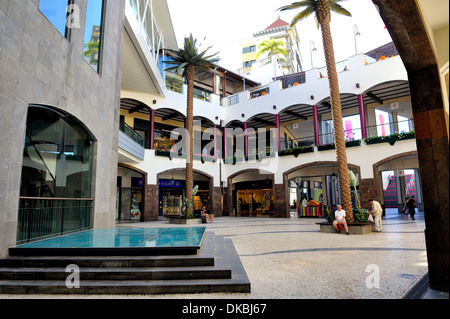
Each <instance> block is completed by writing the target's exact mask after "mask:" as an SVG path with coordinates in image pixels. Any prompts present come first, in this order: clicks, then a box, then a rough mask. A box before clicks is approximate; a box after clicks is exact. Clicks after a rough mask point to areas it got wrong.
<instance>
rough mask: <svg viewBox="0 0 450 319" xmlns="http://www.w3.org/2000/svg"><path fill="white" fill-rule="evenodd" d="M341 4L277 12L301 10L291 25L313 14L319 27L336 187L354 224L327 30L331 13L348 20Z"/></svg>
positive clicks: (319, 1)
mask: <svg viewBox="0 0 450 319" xmlns="http://www.w3.org/2000/svg"><path fill="white" fill-rule="evenodd" d="M341 1H342V0H303V1H298V2H293V3H292V4H290V5H286V6H283V7H281V8H279V9H278V10H281V11H285V10H294V9H298V8H304V9H303V11H301V12H300V13H299V14H297V15H296V16H295V17H294V18H293V20H292V22H291V26H294V25H295V24H296V23H297V22H298V21H300V20H303V19H305V18H307V17H309V16H310V15H311V14H315V18H316V22H317V27H319V26H320V28H321V32H322V41H323V47H324V51H325V60H326V66H327V73H328V81H329V87H330V100H331V116H332V120H333V131H334V139H335V144H336V160H337V163H338V170H339V176H340V177H341V178H340V179H339V186H340V189H341V200H342V207H343V208H344V210H345V211H346V213H347V214H346V215H347V221H353V213H352V201H351V195H350V182H349V178H348V164H347V153H346V150H345V137H344V127H343V124H342V109H341V98H340V93H339V83H338V77H337V72H336V62H335V58H334V49H333V39H332V37H331V29H330V21H331V11H333V12H336V13H338V14H342V15H345V16H349V17H351V14H350V12H348V11H347V10H346V9H344V8H343V7H342V6H341V5H340V4H338V2H341Z"/></svg>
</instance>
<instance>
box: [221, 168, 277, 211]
mask: <svg viewBox="0 0 450 319" xmlns="http://www.w3.org/2000/svg"><path fill="white" fill-rule="evenodd" d="M266 173H267V174H266ZM228 196H229V198H230V199H231V212H229V214H230V215H231V216H255V217H262V216H264V217H271V216H274V176H273V174H272V173H270V172H264V171H263V170H258V169H247V170H243V171H239V172H237V173H235V174H233V175H231V176H229V177H228Z"/></svg>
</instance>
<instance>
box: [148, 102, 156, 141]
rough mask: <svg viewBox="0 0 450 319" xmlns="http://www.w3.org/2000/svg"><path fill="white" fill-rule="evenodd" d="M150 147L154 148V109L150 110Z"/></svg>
mask: <svg viewBox="0 0 450 319" xmlns="http://www.w3.org/2000/svg"><path fill="white" fill-rule="evenodd" d="M149 139H150V141H149V142H150V143H149V146H150V149H151V150H153V149H154V148H155V110H150V134H149Z"/></svg>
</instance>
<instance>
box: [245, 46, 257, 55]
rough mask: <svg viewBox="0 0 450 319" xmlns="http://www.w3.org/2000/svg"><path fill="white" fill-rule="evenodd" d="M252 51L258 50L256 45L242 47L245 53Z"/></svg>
mask: <svg viewBox="0 0 450 319" xmlns="http://www.w3.org/2000/svg"><path fill="white" fill-rule="evenodd" d="M250 52H256V45H252V46H249V47H245V48H242V53H244V54H245V53H250Z"/></svg>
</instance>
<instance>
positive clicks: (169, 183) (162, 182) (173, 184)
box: [159, 179, 181, 188]
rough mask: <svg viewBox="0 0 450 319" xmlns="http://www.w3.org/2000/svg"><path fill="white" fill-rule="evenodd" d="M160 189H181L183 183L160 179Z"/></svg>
mask: <svg viewBox="0 0 450 319" xmlns="http://www.w3.org/2000/svg"><path fill="white" fill-rule="evenodd" d="M159 187H170V188H181V181H176V180H172V179H160V180H159Z"/></svg>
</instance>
